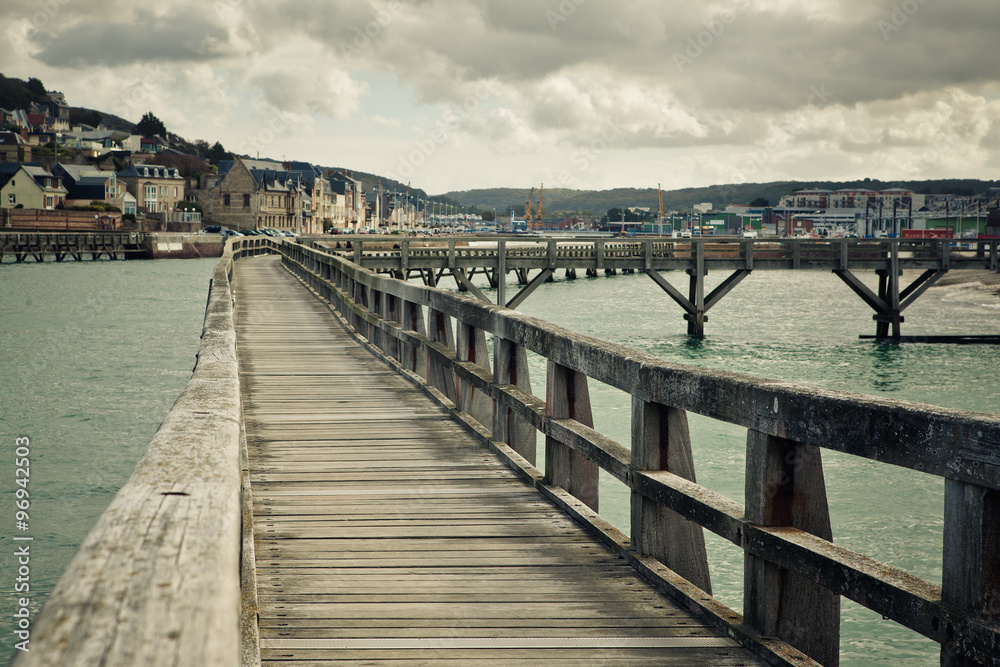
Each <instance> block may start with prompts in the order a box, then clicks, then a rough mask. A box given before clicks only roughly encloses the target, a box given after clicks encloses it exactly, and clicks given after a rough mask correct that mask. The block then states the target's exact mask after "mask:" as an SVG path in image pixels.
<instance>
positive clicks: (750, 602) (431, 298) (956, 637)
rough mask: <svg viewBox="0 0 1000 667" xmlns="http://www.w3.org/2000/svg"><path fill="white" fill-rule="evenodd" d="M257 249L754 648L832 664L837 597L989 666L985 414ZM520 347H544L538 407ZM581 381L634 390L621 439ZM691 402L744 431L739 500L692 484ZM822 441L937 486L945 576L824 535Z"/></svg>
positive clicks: (998, 632) (295, 248)
mask: <svg viewBox="0 0 1000 667" xmlns="http://www.w3.org/2000/svg"><path fill="white" fill-rule="evenodd" d="M272 247H273V250H274V251H275V252H280V253H281V254H282V255H283V262H284V264H285V266H286V267H287V268H288V269H289V270H290V271H291V272H292V273H294V274H295V275H297V276H299V277H300V279H301V280H303V281H304V282H305V283H306V284H307V285H308V286H309V287H311V288H312V289H313V290H315V291H316V292H317V293H318V295H319V296H321V297H322V298H324V299H326V300H328V301H329V302H330V303H331V304H332V307H333V309H334V310H335V311H336V312H337V313H339V314H340V316H341V317H342V318H343V319H344V320H345V321H346V322H347V323H348V324H349V325H350V327H352V328H353V329H354V331H355V332H356V334H357V335H358V336H359V337H360V338H362V339H364V340H366V341H367V342H368V343H369V344H370V345H372V346H373V348H374V349H375V351H376V352H377V353H378V354H380V355H381V356H382V357H383V358H385V359H386V360H387V361H388V362H389V363H391V364H392V365H394V366H395V367H396V368H397V369H398V370H399V371H400V372H402V373H403V374H404V375H405V376H406V377H408V378H410V379H411V380H412V381H413V382H415V383H417V384H419V385H420V386H422V387H424V388H425V390H426V391H427V392H428V393H429V394H430V395H432V396H434V397H435V398H436V399H437V400H438V401H439V402H440V404H441V405H443V406H444V407H445V408H446V409H447V410H448V411H449V412H450V413H451V414H452V415H453V416H454V417H456V418H457V419H458V420H459V421H460V422H462V423H463V424H464V425H465V426H466V427H467V428H468V430H470V432H472V433H473V434H475V435H476V436H477V437H478V438H479V439H480V440H482V441H483V442H485V443H487V444H488V445H490V446H491V447H492V448H493V449H494V450H495V451H497V452H498V453H499V454H500V455H501V456H502V457H503V458H504V459H505V460H506V461H507V462H508V464H509V465H511V466H512V467H513V468H514V469H516V470H518V471H520V472H521V473H522V474H523V475H524V476H525V477H526V478H527V479H529V480H531V481H532V482H533V483H534V484H535V486H536V487H537V488H538V489H540V490H541V491H542V492H543V493H544V494H546V495H547V496H548V497H549V498H551V499H552V500H553V501H554V502H556V503H557V504H559V505H561V506H562V507H564V508H565V509H566V510H567V511H569V512H570V513H571V514H573V515H575V516H576V517H577V518H578V519H580V520H582V521H584V522H585V523H588V524H589V525H590V526H591V527H592V528H593V529H594V531H595V532H596V533H597V534H598V535H599V536H600V537H601V538H602V539H603V540H604V541H605V542H606V543H607V544H608V545H609V546H611V547H612V548H613V549H617V551H618V552H619V553H620V554H621V556H622V557H624V558H625V559H627V560H628V561H629V562H631V563H632V564H633V565H634V566H635V567H636V568H638V569H639V570H640V571H641V572H643V573H644V574H645V575H646V576H647V577H649V578H650V579H651V580H653V581H654V583H656V584H657V585H658V586H660V587H661V588H662V589H663V590H665V591H667V592H669V593H670V594H672V595H674V596H675V597H677V598H678V599H680V600H682V601H683V602H684V603H685V604H686V605H687V606H688V607H689V608H691V609H693V610H695V611H697V612H699V613H700V614H702V615H703V616H704V617H706V618H707V619H708V620H710V621H712V622H714V623H716V624H718V625H719V626H721V627H724V628H725V629H726V631H727V632H728V633H729V634H730V635H731V636H733V637H735V638H736V639H737V640H738V641H740V642H741V643H743V644H744V645H746V646H747V647H749V648H751V649H753V650H755V651H756V652H757V653H758V654H759V655H761V656H763V657H764V658H765V659H767V660H769V661H771V662H774V663H788V664H803V663H808V662H809V659H808V658H806V657H805V656H806V655H808V656H811V657H812V658H813V659H815V660H816V661H818V662H820V663H822V664H827V665H833V664H837V662H838V651H839V623H840V614H839V609H840V598H839V596H841V595H843V596H847V597H848V598H850V599H852V600H855V601H856V602H858V603H860V604H862V605H864V606H866V607H868V608H869V609H872V610H874V611H876V612H878V613H880V614H882V615H883V616H885V617H886V618H889V619H892V620H894V621H896V622H898V623H900V624H902V625H904V626H906V627H908V628H911V629H913V630H915V631H916V632H918V633H920V634H922V635H924V636H926V637H929V638H931V639H932V640H934V641H936V642H938V643H940V644H941V646H942V652H941V662H942V664H945V665H997V664H1000V622H998V621H1000V417H997V416H994V415H985V414H975V413H970V412H963V411H959V410H952V409H946V408H940V407H935V406H930V405H923V404H917V403H912V402H905V401H896V400H889V399H884V398H877V397H871V396H864V395H856V394H849V393H844V392H834V391H826V390H821V389H813V388H809V387H803V386H797V385H792V384H789V383H786V382H777V381H771V380H764V379H760V378H755V377H750V376H746V375H741V374H736V373H728V372H723V371H713V370H705V369H699V368H693V367H689V366H682V365H677V364H673V363H669V362H667V361H664V360H662V359H658V358H655V357H652V356H649V355H646V354H642V353H639V352H637V351H635V350H632V349H629V348H625V347H622V346H618V345H614V344H611V343H607V342H604V341H601V340H597V339H594V338H590V337H586V336H582V335H578V334H576V333H573V332H572V331H568V330H566V329H562V328H560V327H557V326H554V325H552V324H549V323H546V322H543V321H540V320H537V319H534V318H531V317H528V316H526V315H523V314H520V313H517V312H515V311H511V310H508V309H504V308H502V307H500V306H495V305H492V304H485V303H482V302H480V301H475V300H473V299H471V298H467V297H465V296H462V295H460V294H455V293H451V292H446V291H443V290H438V289H433V288H428V287H425V286H421V285H415V284H411V283H406V282H403V281H399V280H395V279H392V278H389V277H386V276H383V275H379V274H376V273H373V272H372V271H369V270H366V269H364V268H361V267H360V266H358V265H356V264H354V263H352V262H350V261H348V260H347V259H345V258H341V257H336V256H332V255H330V254H328V253H324V252H322V251H319V250H317V249H314V248H309V247H306V246H305V245H303V244H292V243H280V244H279V243H273V244H272ZM487 335H491V336H492V342H493V355H492V359H490V358H489V355H488V353H487ZM529 350H530V351H531V352H534V353H537V354H539V355H542V356H543V357H544V358H546V359H547V360H548V372H547V379H546V389H545V400H544V401H543V400H541V399H540V398H536V397H535V396H534V395H532V393H531V387H532V385H531V382H530V378H529V373H528V363H527V352H528V351H529ZM588 378H589V379H594V380H597V381H599V382H603V383H605V384H607V385H610V386H612V387H615V388H617V389H620V390H622V391H625V392H627V393H628V394H630V395H631V396H632V406H633V409H632V438H631V447H626V446H623V445H620V444H618V443H616V442H613V441H612V440H611V439H609V438H608V437H606V436H604V435H602V434H601V433H599V432H597V431H595V430H594V429H593V419H592V415H591V410H590V403H589V396H588V388H587V387H588V384H587V383H588ZM688 412H693V413H697V414H701V415H705V416H707V417H710V418H713V419H716V420H720V421H723V422H728V423H730V424H736V425H739V426H743V427H745V428H746V429H747V431H748V436H747V464H746V498H745V505H740V504H739V503H737V502H734V501H732V500H730V499H728V498H725V497H723V496H721V495H719V494H717V493H715V492H713V491H711V490H709V489H707V488H704V487H702V486H699V485H698V484H697V483H696V482H695V475H694V461H693V457H692V453H691V447H690V439H689V435H688V427H687V413H688ZM536 432H540V433H542V434H543V435H544V437H545V473H544V475H543V474H541V473H540V472H539V471H538V470H537V469H536V468H535V449H536V442H535V437H536ZM822 448H826V449H830V450H834V451H839V452H844V453H847V454H852V455H855V456H860V457H864V458H868V459H871V460H873V461H879V462H883V463H889V464H893V465H897V466H902V467H905V468H910V469H913V470H919V471H921V472H924V473H928V474H931V475H937V476H940V477H943V478H944V479H945V487H946V490H945V507H944V545H943V549H944V568H943V569H944V577H943V585H942V586H936V585H934V584H932V583H930V582H927V581H924V580H922V579H919V578H917V577H915V576H912V575H910V574H908V573H906V572H904V571H902V570H899V569H897V568H894V567H891V566H888V565H885V564H883V563H879V562H876V561H874V560H873V559H871V558H869V557H866V556H864V555H861V554H858V553H854V552H851V551H848V550H846V549H844V548H841V547H838V546H837V545H835V544H834V543H833V542H832V541H831V539H832V535H831V527H830V518H829V512H828V509H827V501H826V491H825V486H824V476H823V468H822V463H821V455H820V451H821V449H822ZM599 469H604V470H606V471H607V472H608V473H610V474H611V475H612V476H613V477H615V478H617V479H618V480H619V481H621V482H622V483H624V484H625V485H626V486H627V487H628V488H629V489H630V490H631V494H632V521H631V526H632V527H631V532H632V534H631V538H629V537H626V536H624V535H623V534H621V533H620V532H618V531H617V530H615V529H614V528H612V527H611V526H610V525H609V524H608V523H607V522H605V521H603V520H602V519H601V518H600V516H599V515H598V514H597V509H598V502H599V498H598V489H597V474H598V470H599ZM702 528H707V529H709V530H711V531H712V532H714V533H716V534H718V535H720V536H722V537H723V538H725V539H727V540H729V541H730V542H732V543H733V544H735V545H737V546H739V547H742V548H743V550H744V553H745V557H744V558H745V560H744V562H745V566H744V596H743V599H744V609H743V614H742V615H740V614H738V613H736V612H735V611H733V610H731V609H728V608H727V607H725V606H723V605H722V604H721V603H719V602H718V601H717V600H715V599H714V598H712V597H711V595H710V590H711V583H710V581H709V576H708V568H707V563H706V553H705V546H704V540H703V537H702ZM793 647H794V648H793Z"/></svg>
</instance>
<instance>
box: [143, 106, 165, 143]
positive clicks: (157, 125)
mask: <svg viewBox="0 0 1000 667" xmlns="http://www.w3.org/2000/svg"><path fill="white" fill-rule="evenodd" d="M135 133H136V134H141V135H142V136H144V137H148V136H151V135H154V134H159V135H160V136H166V134H167V128H166V126H165V125H164V124H163V121H161V120H160V119H159V118H157V117H156V116H155V115H153V112H152V111H147V112H146V113H145V114H143V116H142V120H140V121H139V123H138V124H137V125H136V126H135Z"/></svg>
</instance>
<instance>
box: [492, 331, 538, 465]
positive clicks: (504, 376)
mask: <svg viewBox="0 0 1000 667" xmlns="http://www.w3.org/2000/svg"><path fill="white" fill-rule="evenodd" d="M493 383H494V384H497V385H501V386H508V385H509V386H514V387H517V388H518V389H520V390H521V391H523V392H524V393H526V394H530V393H531V377H530V374H529V373H528V353H527V351H526V350H525V349H524V348H523V347H521V346H520V345H515V344H514V343H512V342H511V341H509V340H506V339H504V338H500V337H499V336H496V337H494V338H493ZM536 435H537V431H536V430H535V427H534V425H533V424H531V423H530V422H529V421H527V420H526V419H524V417H522V416H521V415H519V414H517V413H516V412H514V411H513V410H511V409H510V408H508V407H505V406H504V405H503V404H502V403H500V402H499V401H494V404H493V440H495V441H497V442H505V443H507V444H508V445H509V446H510V448H511V449H513V450H514V451H515V452H517V453H518V454H519V455H521V456H522V457H523V458H524V459H525V460H526V461H527V462H528V463H530V464H531V465H535V461H536V459H537V456H536V454H535V450H536V441H535V438H536Z"/></svg>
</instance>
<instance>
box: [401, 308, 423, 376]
mask: <svg viewBox="0 0 1000 667" xmlns="http://www.w3.org/2000/svg"><path fill="white" fill-rule="evenodd" d="M402 325H403V329H405V330H407V331H411V332H413V333H414V334H416V335H418V336H423V337H426V336H427V327H426V326H425V325H424V309H423V306H421V305H420V304H417V303H413V302H412V301H404V302H403V322H402ZM403 368H405V369H406V370H408V371H410V372H413V373H416V374H417V375H419V376H420V377H422V378H423V379H424V381H425V382H426V381H427V379H428V374H427V350H426V349H425V348H424V346H423V345H422V344H417V345H409V344H407V345H404V348H403Z"/></svg>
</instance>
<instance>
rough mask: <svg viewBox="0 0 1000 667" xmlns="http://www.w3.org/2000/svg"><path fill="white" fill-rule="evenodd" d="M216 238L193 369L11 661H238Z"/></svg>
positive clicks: (231, 430) (225, 284) (234, 386)
mask: <svg viewBox="0 0 1000 667" xmlns="http://www.w3.org/2000/svg"><path fill="white" fill-rule="evenodd" d="M265 246H266V244H264V243H261V242H254V241H251V240H249V239H248V240H247V241H246V242H244V244H242V246H241V248H240V249H239V250H238V251H236V252H234V251H233V249H232V247H228V248H227V249H226V250H225V253H224V255H223V257H222V259H221V260H220V261H219V263H218V264H217V265H216V267H215V272H214V275H213V279H212V283H211V286H210V289H209V299H208V304H207V307H206V312H205V324H204V330H203V333H202V341H201V347H200V350H199V352H198V361H197V365H196V366H195V369H194V373H193V375H192V377H191V379H190V381H189V382H188V384H187V386H186V387H185V389H184V391H183V392H182V393H181V395H180V397H179V398H178V399H177V402H176V403H175V404H174V406H173V408H171V410H170V412H169V414H168V415H167V416H166V418H165V419H164V420H163V423H162V424H161V425H160V428H159V430H158V431H157V432H156V435H155V436H154V438H153V440H152V442H151V443H150V445H149V447H148V448H147V450H146V452H145V454H144V455H143V457H142V459H141V460H140V461H139V463H138V464H137V465H136V467H135V470H134V471H133V473H132V475H131V477H130V478H129V479H128V481H127V483H126V484H125V486H124V487H122V489H121V491H119V493H118V494H117V495H116V496H115V498H114V500H113V501H112V502H111V505H110V506H109V507H108V509H107V510H106V511H105V512H104V513H103V514H102V515H101V517H100V518H99V519H98V522H97V525H96V526H95V527H94V529H93V530H92V531H91V532H90V534H89V535H88V536H87V538H86V539H85V540H84V543H83V545H82V546H81V547H80V549H79V551H78V552H77V553H76V555H75V556H74V557H73V559H72V561H71V562H70V564H69V566H68V567H67V569H66V571H65V572H64V573H63V575H62V577H61V578H60V579H59V582H58V583H57V585H56V587H55V589H54V590H53V591H52V593H51V595H50V596H49V598H48V600H47V601H46V603H45V606H44V607H43V609H42V611H41V612H40V613H39V615H38V617H37V618H36V619H35V622H34V624H33V627H32V628H31V634H30V641H29V643H28V645H27V647H28V648H29V652H27V653H24V652H19V653H18V657H17V658H16V660H15V662H14V665H16V667H31V666H34V665H52V666H55V665H60V666H61V665H105V666H108V667H135V666H136V665H143V666H144V667H150V666H158V665H163V666H164V667H167V666H171V667H172V666H176V665H219V666H221V667H236V666H237V665H240V664H241V650H243V649H241V639H240V613H241V590H240V588H241V587H240V544H241V518H240V517H241V506H240V505H241V504H240V493H241V467H242V466H241V425H242V409H241V405H240V385H239V374H238V365H237V361H236V332H235V329H234V326H233V298H232V294H231V291H230V279H231V277H232V268H233V261H234V259H235V258H239V257H242V256H248V255H253V254H256V253H258V252H263V251H264V249H265Z"/></svg>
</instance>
